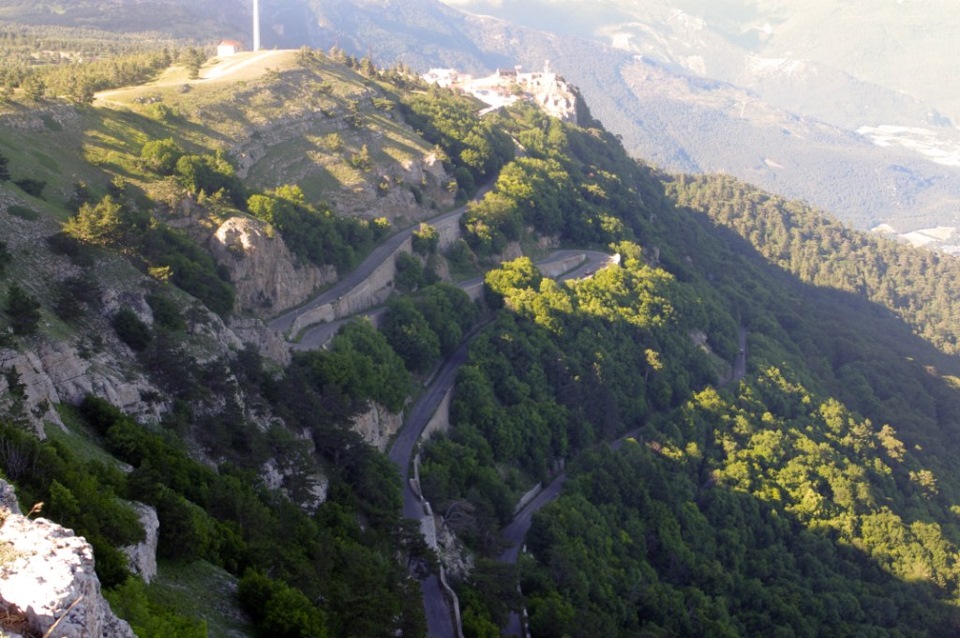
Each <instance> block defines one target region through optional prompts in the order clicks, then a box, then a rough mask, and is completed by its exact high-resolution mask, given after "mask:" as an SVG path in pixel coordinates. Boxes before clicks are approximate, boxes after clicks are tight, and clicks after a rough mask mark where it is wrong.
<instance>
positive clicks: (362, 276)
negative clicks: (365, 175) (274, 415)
mask: <svg viewBox="0 0 960 638" xmlns="http://www.w3.org/2000/svg"><path fill="white" fill-rule="evenodd" d="M487 190H489V187H486V188H482V189H480V191H479V192H478V193H477V195H476V197H475V198H474V199H476V198H480V197H483V195H484V194H485V193H486V192H487ZM466 210H467V205H463V206H461V207H460V208H458V209H456V210H454V211H451V212H449V213H445V214H443V215H440V216H438V217H434V218H432V219H427V220H424V221H425V222H426V223H434V224H435V223H437V222H439V221H443V220H446V219H450V218H452V217H459V216H460V215H463V214H464V213H465V212H466ZM419 227H420V225H419V224H417V225H415V226H411V227H409V228H407V229H405V230H401V231H400V232H398V233H396V234H395V235H392V236H390V237H389V238H388V239H387V240H386V241H384V242H382V243H380V244H379V245H378V246H377V247H376V248H374V249H373V251H372V252H371V253H370V254H369V255H367V258H366V259H364V260H363V263H361V264H360V266H358V267H357V268H355V269H354V270H353V272H351V273H349V274H347V275H346V276H345V277H344V278H343V279H341V280H340V281H338V282H337V283H336V284H335V285H334V286H333V287H332V288H328V289H327V290H326V291H324V292H322V293H320V294H319V295H317V296H316V297H314V298H313V299H311V300H310V301H308V302H307V303H306V304H304V305H302V306H300V307H299V308H294V309H293V310H288V311H287V312H285V313H283V314H281V315H280V316H278V317H276V318H274V319H271V320H270V321H269V322H268V324H267V325H269V326H270V327H271V328H273V329H274V330H276V331H277V332H279V333H281V334H283V333H286V332H287V331H288V330H290V327H291V326H292V325H293V322H294V321H296V319H297V317H299V316H300V315H301V314H303V313H304V312H306V311H307V310H312V309H314V308H318V307H320V306H322V305H324V304H328V303H331V302H334V301H336V300H337V299H339V298H340V297H342V296H343V295H345V294H346V293H348V292H350V291H351V290H353V289H354V288H356V287H357V286H359V285H360V284H362V283H363V282H364V281H366V279H367V277H369V276H370V274H371V273H372V272H373V271H374V270H376V269H377V268H378V267H379V266H380V264H382V263H383V262H384V261H385V260H386V259H387V257H389V256H390V255H391V254H393V253H394V252H395V251H396V250H397V249H398V248H399V247H400V244H402V243H403V242H404V241H406V240H407V238H408V237H410V236H411V235H412V234H413V231H414V230H416V229H417V228H419ZM291 336H294V335H291Z"/></svg>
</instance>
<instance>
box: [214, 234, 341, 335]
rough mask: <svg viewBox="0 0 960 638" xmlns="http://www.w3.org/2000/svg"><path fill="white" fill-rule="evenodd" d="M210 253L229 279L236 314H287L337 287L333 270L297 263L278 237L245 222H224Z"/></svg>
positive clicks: (329, 267)
mask: <svg viewBox="0 0 960 638" xmlns="http://www.w3.org/2000/svg"><path fill="white" fill-rule="evenodd" d="M210 250H211V252H212V253H213V256H214V258H215V259H216V260H217V263H219V264H221V265H223V266H225V267H226V268H227V270H228V271H229V273H230V281H232V282H233V285H234V286H235V288H236V294H237V308H238V309H239V310H241V311H243V312H250V313H253V314H255V315H257V316H261V317H265V316H273V315H275V314H277V313H278V312H280V311H282V310H286V309H288V308H292V307H294V306H296V305H298V304H300V303H302V302H303V301H305V300H306V299H308V298H309V297H310V296H311V295H312V294H314V293H315V292H316V291H317V289H318V288H320V287H321V286H323V285H325V284H329V283H333V282H335V281H337V271H336V269H335V268H333V267H332V266H326V267H324V268H317V267H316V266H313V265H310V264H302V263H300V259H299V258H298V257H297V256H296V255H295V254H293V252H292V251H291V250H290V249H289V248H288V247H287V245H286V243H284V241H283V239H282V238H281V237H280V236H279V234H272V233H269V232H268V227H267V224H265V223H263V222H261V221H259V220H256V219H251V218H249V217H230V218H229V219H227V220H226V221H225V222H223V223H222V224H220V226H219V228H217V230H216V232H214V234H213V236H212V237H211V238H210Z"/></svg>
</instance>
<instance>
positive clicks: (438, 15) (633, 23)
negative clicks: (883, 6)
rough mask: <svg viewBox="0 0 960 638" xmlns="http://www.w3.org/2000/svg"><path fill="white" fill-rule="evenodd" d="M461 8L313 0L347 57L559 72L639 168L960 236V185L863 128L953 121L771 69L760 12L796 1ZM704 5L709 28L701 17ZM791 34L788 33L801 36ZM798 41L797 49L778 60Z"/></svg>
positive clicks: (851, 86) (886, 97)
mask: <svg viewBox="0 0 960 638" xmlns="http://www.w3.org/2000/svg"><path fill="white" fill-rule="evenodd" d="M455 3H456V4H458V5H460V7H461V8H464V9H469V10H470V11H471V12H472V13H466V12H460V11H456V10H454V9H453V8H452V7H449V6H445V5H444V4H442V3H441V2H439V1H437V0H323V1H320V0H312V2H311V6H312V8H313V10H314V12H315V14H316V16H317V24H318V27H317V30H316V32H315V33H314V41H313V43H314V44H315V45H317V46H329V45H330V44H332V43H338V44H340V45H341V46H344V48H348V49H350V48H352V50H353V52H354V53H356V54H358V55H372V56H374V57H375V58H376V59H378V60H379V61H381V62H386V61H391V60H397V59H400V60H403V61H405V62H406V63H408V64H410V65H411V66H414V67H415V68H426V67H429V66H457V67H459V68H461V69H466V70H471V71H477V70H481V69H485V70H492V69H493V68H496V67H498V66H513V65H514V64H521V65H523V66H525V67H527V68H540V67H541V66H543V64H544V62H545V61H546V60H550V64H551V66H552V67H553V68H554V69H556V70H557V71H558V72H560V73H562V74H563V75H564V76H566V78H567V79H568V80H570V81H571V82H572V83H573V84H575V85H577V86H579V87H580V89H581V90H582V92H583V94H584V95H585V97H586V99H587V102H588V103H589V104H590V107H591V109H592V110H593V113H594V115H595V116H597V117H598V118H599V119H601V120H602V121H603V122H604V124H605V125H606V126H608V127H609V128H610V129H611V130H613V131H616V132H618V133H620V134H621V135H622V136H623V138H624V143H625V145H626V146H627V148H628V150H630V151H631V152H632V153H634V154H635V155H637V156H638V157H641V158H644V159H647V160H649V161H652V162H655V163H657V164H659V165H661V166H664V167H667V168H670V169H674V170H685V171H708V172H717V171H720V172H728V173H732V174H735V175H737V176H739V177H742V178H745V179H748V180H750V181H752V182H754V183H757V184H759V185H761V186H764V187H765V188H769V189H771V190H775V191H777V192H781V193H784V194H786V195H788V196H792V197H800V198H804V199H806V200H808V201H810V202H811V203H814V204H815V205H818V206H820V207H823V208H826V209H828V210H831V211H834V212H835V213H836V214H838V215H839V216H840V217H842V218H843V219H845V220H847V221H849V222H851V223H854V224H856V225H858V226H860V227H872V226H873V225H875V224H878V223H881V222H886V223H889V224H891V225H892V226H893V227H895V228H897V229H898V230H909V229H912V228H918V227H922V226H929V225H934V224H947V225H954V224H960V220H958V219H957V211H958V210H960V172H958V171H957V170H956V169H954V168H952V167H949V166H945V165H942V164H937V163H935V162H933V161H931V160H930V159H929V158H928V157H925V156H923V155H921V154H919V153H917V152H916V151H915V150H910V149H907V148H904V147H902V146H899V145H898V144H896V143H894V144H892V145H891V146H888V147H885V148H882V147H879V146H877V145H875V144H874V142H873V140H872V139H871V138H870V137H868V136H867V135H864V134H858V133H856V132H855V131H856V129H857V128H858V127H860V126H862V125H884V124H898V125H910V126H911V127H918V126H920V125H921V124H922V125H925V126H933V125H936V124H943V123H944V120H943V118H941V117H938V116H937V115H936V114H935V113H934V111H935V109H934V108H933V107H932V106H930V105H928V104H925V103H923V102H921V101H920V100H919V99H916V98H913V97H911V96H908V95H904V94H902V93H898V92H897V90H896V88H895V87H885V86H880V85H879V84H875V83H871V82H869V81H867V80H863V79H858V78H856V77H854V76H852V75H850V74H849V73H848V72H846V71H845V70H844V69H841V68H835V67H830V66H829V65H827V64H826V63H824V62H820V61H817V60H811V61H806V62H805V61H799V60H798V61H790V60H787V59H784V60H782V61H781V60H779V59H774V58H770V57H769V56H771V55H773V52H775V49H773V48H772V47H773V46H774V45H773V44H772V43H771V44H769V47H771V48H769V50H767V49H763V50H761V48H760V47H761V45H762V44H763V42H761V40H762V39H763V37H765V36H764V35H763V34H764V33H765V31H763V29H765V26H764V25H765V23H763V22H761V23H760V27H758V28H761V31H759V32H757V33H754V32H753V31H756V30H757V29H756V28H754V27H753V26H751V27H750V28H746V27H745V26H743V25H755V24H757V20H758V17H757V16H760V17H763V15H765V14H763V13H761V12H760V10H761V8H762V7H760V5H761V4H764V6H766V5H769V6H770V7H773V8H776V7H777V6H779V7H782V6H785V5H783V4H782V3H781V4H779V5H775V4H774V3H773V2H767V3H760V2H754V3H748V2H746V1H743V2H732V1H728V2H724V3H720V4H717V3H708V2H707V1H706V0H688V1H682V0H672V2H671V1H668V2H659V1H658V2H653V1H652V0H638V1H636V2H634V1H631V2H626V0H607V1H600V2H583V1H575V0H510V1H509V2H500V1H496V2H491V1H485V0H476V1H475V0H451V1H450V3H449V4H455ZM681 5H682V6H681ZM820 5H823V6H824V7H825V6H826V3H820ZM878 5H879V3H878ZM737 6H739V7H741V9H740V10H739V11H733V10H732V9H731V7H737ZM698 7H700V8H704V11H703V12H701V13H702V16H701V15H699V14H695V13H693V11H694V10H696V9H697V8H698ZM710 7H713V9H712V10H710V11H707V9H709V8H710ZM818 7H819V5H818ZM681 9H684V10H683V11H682V10H681ZM769 13H770V14H771V18H770V19H773V16H772V9H771V10H770V12H769ZM848 13H849V12H848ZM489 14H493V15H489ZM820 15H823V10H820ZM845 15H846V13H845ZM851 15H852V13H851ZM717 16H719V18H718V17H717ZM708 18H710V19H715V24H714V23H711V22H709V21H708ZM721 18H722V19H721ZM787 22H788V24H789V25H790V26H791V28H792V29H793V30H792V31H791V32H790V33H795V34H800V33H801V30H800V28H799V27H794V26H793V24H794V23H793V22H790V21H787ZM525 25H526V26H525ZM737 25H741V26H737ZM750 29H753V31H751V30H750ZM758 33H759V35H758ZM794 37H796V38H799V35H795V36H794ZM768 40H770V38H768ZM786 43H787V36H786V35H784V36H783V37H782V38H781V39H779V40H778V44H777V46H781V47H786V46H787V44H786ZM777 50H779V49H777ZM713 72H716V76H713V77H711V75H710V74H711V73H713ZM943 111H944V112H947V111H946V109H945V108H944V109H943ZM898 114H899V115H900V119H892V118H893V117H894V115H898ZM874 116H875V117H874ZM911 130H912V129H910V130H907V131H906V133H908V134H909V133H910V131H911ZM896 134H897V135H901V136H902V135H904V134H905V133H904V132H903V131H899V130H898V132H897V133H896ZM935 135H936V137H935V138H930V137H929V136H927V137H924V136H923V135H921V136H920V140H919V141H917V140H912V139H911V140H909V141H911V142H916V143H925V144H927V145H928V146H935V145H936V144H949V143H950V139H949V138H950V136H951V135H955V133H954V132H953V129H950V128H943V127H940V128H938V129H937V130H936V134H935ZM895 136H896V135H894V137H895ZM888 137H889V136H888ZM944 138H946V139H945V140H944ZM896 141H897V140H894V142H896ZM900 141H902V139H901V140H900ZM942 154H943V155H948V154H949V148H948V149H947V150H946V151H943V152H942Z"/></svg>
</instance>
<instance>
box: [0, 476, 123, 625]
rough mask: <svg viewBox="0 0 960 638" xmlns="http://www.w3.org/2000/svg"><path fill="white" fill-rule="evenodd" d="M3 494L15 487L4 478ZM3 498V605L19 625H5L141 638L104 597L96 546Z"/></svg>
mask: <svg viewBox="0 0 960 638" xmlns="http://www.w3.org/2000/svg"><path fill="white" fill-rule="evenodd" d="M0 492H4V493H5V494H6V495H7V496H8V497H9V495H10V494H11V493H12V490H11V488H10V486H9V485H8V484H6V483H3V482H2V481H0ZM0 502H2V504H3V505H4V506H5V507H3V508H2V509H0V518H2V524H0V605H2V606H3V608H4V610H5V612H6V614H5V616H6V618H7V619H9V621H12V622H11V624H12V625H13V626H11V627H9V628H5V627H2V625H0V629H3V630H4V631H8V630H10V631H14V632H17V633H18V634H23V635H48V634H47V632H50V633H49V635H51V636H56V637H57V638H100V637H102V638H135V635H134V633H133V630H132V629H130V625H129V624H127V623H126V621H123V620H120V619H119V618H117V616H116V615H115V614H114V613H113V611H112V610H111V609H110V604H109V603H108V602H107V601H106V600H104V598H103V597H102V596H101V595H100V581H99V580H98V579H97V575H96V574H95V573H94V564H93V548H91V547H90V544H89V543H87V541H86V540H84V539H83V538H81V537H78V536H75V535H74V533H73V532H72V531H70V530H68V529H65V528H63V527H60V526H59V525H57V524H56V523H53V522H51V521H48V520H46V519H42V518H40V519H36V520H30V519H28V518H27V517H25V516H22V515H21V514H20V510H19V508H18V507H16V502H15V500H13V501H11V500H10V499H9V498H3V499H0ZM52 627H55V629H53V630H52V631H51V628H52ZM5 635H11V634H10V633H5Z"/></svg>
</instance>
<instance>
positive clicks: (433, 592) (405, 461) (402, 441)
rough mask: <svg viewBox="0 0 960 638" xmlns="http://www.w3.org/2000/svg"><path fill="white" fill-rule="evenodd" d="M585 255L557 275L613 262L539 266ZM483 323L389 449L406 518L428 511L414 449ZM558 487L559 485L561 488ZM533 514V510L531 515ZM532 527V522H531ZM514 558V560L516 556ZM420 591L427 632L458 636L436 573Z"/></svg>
mask: <svg viewBox="0 0 960 638" xmlns="http://www.w3.org/2000/svg"><path fill="white" fill-rule="evenodd" d="M578 254H582V255H583V256H584V260H583V261H582V262H581V263H580V264H579V265H578V266H577V267H575V268H573V269H572V270H570V271H569V272H567V273H564V274H563V275H561V276H559V277H557V279H560V280H565V279H571V278H577V277H584V276H586V275H588V274H590V273H592V272H593V271H595V270H596V269H598V268H602V267H603V266H604V265H606V264H607V263H609V262H610V259H611V257H610V255H607V254H605V253H601V252H597V251H573V250H562V251H557V252H556V253H554V254H552V255H551V256H550V257H548V258H547V259H545V260H544V261H542V262H539V264H538V265H539V266H540V267H544V268H545V267H548V266H549V265H552V264H553V265H555V264H558V263H563V262H564V261H565V260H567V259H569V258H570V257H572V256H574V255H578ZM480 283H482V278H476V279H472V280H468V281H465V282H461V283H460V284H459V285H460V286H461V287H470V286H475V285H479V284H480ZM479 328H480V326H478V328H477V329H475V330H474V331H473V332H472V333H470V334H469V335H467V336H466V337H465V338H464V340H463V342H462V343H461V344H460V347H459V348H457V350H456V351H455V352H454V353H453V354H452V355H450V356H449V357H448V358H447V360H446V361H444V362H443V365H442V366H441V367H440V369H439V370H438V371H437V373H436V374H435V375H434V377H433V381H432V382H431V384H430V387H429V388H428V389H427V391H426V392H424V394H423V395H421V396H420V398H419V399H418V400H417V402H416V403H415V404H414V405H413V408H411V410H410V412H409V413H408V416H407V418H406V419H405V421H404V424H403V428H402V429H401V430H400V432H399V434H397V437H396V438H395V439H394V441H393V445H392V446H391V448H390V452H389V457H390V460H391V461H392V462H393V463H394V465H396V466H397V469H398V470H399V472H400V476H401V477H402V479H403V515H404V517H405V518H409V519H413V520H417V521H419V520H421V519H422V518H423V516H424V515H425V514H426V512H425V511H424V506H423V503H422V501H421V500H420V498H419V497H418V496H417V494H415V493H414V491H413V488H412V487H411V485H410V480H409V479H408V476H409V466H410V460H411V458H412V456H413V451H414V448H415V447H416V445H417V442H418V441H419V440H420V437H421V435H422V434H423V430H424V428H426V426H427V423H428V422H429V421H430V418H431V417H432V416H433V415H434V413H435V412H436V411H437V408H438V407H439V406H440V402H441V401H442V400H443V397H444V396H445V395H446V394H447V392H448V391H449V390H450V388H452V387H453V383H454V381H455V380H456V377H457V369H458V368H459V367H460V366H461V365H463V364H464V363H466V361H467V351H468V349H469V346H470V341H471V340H472V339H473V337H474V336H475V335H476V334H477V333H478V332H479ZM558 489H559V487H558ZM530 515H531V516H532V513H531V514H530ZM528 527H529V525H528ZM514 560H515V559H514ZM420 585H421V591H422V593H423V600H424V609H425V611H426V614H427V635H428V636H430V637H431V638H453V637H455V636H456V635H457V633H456V628H455V627H454V626H453V621H452V614H451V611H450V608H449V607H448V606H447V603H446V597H445V596H444V594H443V591H442V589H441V586H440V583H439V582H438V579H437V578H436V577H435V576H430V577H429V578H427V579H426V580H423V581H421V584H420Z"/></svg>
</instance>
